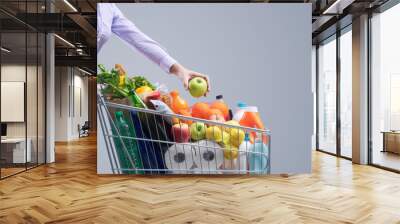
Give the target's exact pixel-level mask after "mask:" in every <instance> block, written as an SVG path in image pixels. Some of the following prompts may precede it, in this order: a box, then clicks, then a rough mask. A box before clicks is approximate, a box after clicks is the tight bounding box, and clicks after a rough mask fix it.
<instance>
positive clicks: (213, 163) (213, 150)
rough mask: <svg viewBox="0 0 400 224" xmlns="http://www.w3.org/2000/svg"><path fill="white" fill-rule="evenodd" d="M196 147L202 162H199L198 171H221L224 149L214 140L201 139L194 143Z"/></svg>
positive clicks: (214, 172) (213, 172) (215, 172)
mask: <svg viewBox="0 0 400 224" xmlns="http://www.w3.org/2000/svg"><path fill="white" fill-rule="evenodd" d="M194 148H196V149H197V151H196V152H198V153H199V156H200V164H197V167H198V168H197V169H195V170H196V173H210V174H218V173H221V167H222V164H223V162H224V150H223V148H221V146H219V145H218V144H217V143H215V142H214V141H209V140H201V141H198V142H196V143H194Z"/></svg>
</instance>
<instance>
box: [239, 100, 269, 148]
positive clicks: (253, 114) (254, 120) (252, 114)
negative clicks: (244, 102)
mask: <svg viewBox="0 0 400 224" xmlns="http://www.w3.org/2000/svg"><path fill="white" fill-rule="evenodd" d="M242 110H243V111H244V113H243V116H242V118H241V119H240V121H239V124H240V125H242V126H246V127H253V128H258V129H262V130H264V129H265V126H264V124H263V122H262V121H261V118H260V115H259V114H258V108H257V107H255V106H246V107H243V108H242ZM255 137H256V133H255V132H252V133H251V136H250V139H251V140H250V141H252V139H254V138H255ZM267 141H268V140H267V136H264V137H263V142H264V143H267ZM252 142H253V141H252Z"/></svg>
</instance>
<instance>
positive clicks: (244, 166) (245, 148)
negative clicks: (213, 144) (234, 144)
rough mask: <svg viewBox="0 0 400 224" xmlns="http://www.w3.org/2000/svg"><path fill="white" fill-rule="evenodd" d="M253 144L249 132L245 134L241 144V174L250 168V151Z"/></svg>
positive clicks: (239, 158)
mask: <svg viewBox="0 0 400 224" xmlns="http://www.w3.org/2000/svg"><path fill="white" fill-rule="evenodd" d="M251 147H252V144H251V142H250V136H249V133H246V134H245V137H244V141H243V142H242V144H240V146H239V156H238V169H239V170H240V173H241V174H245V173H246V172H247V171H248V170H249V168H248V163H247V158H248V152H249V151H250V149H251Z"/></svg>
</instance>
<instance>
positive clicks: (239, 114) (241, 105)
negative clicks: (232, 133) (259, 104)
mask: <svg viewBox="0 0 400 224" xmlns="http://www.w3.org/2000/svg"><path fill="white" fill-rule="evenodd" d="M245 107H247V104H246V103H243V102H238V103H237V109H236V113H235V114H234V115H233V118H232V119H233V120H235V121H237V122H239V121H240V120H241V119H242V117H243V114H244V108H245Z"/></svg>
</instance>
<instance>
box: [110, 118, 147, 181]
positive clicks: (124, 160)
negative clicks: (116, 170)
mask: <svg viewBox="0 0 400 224" xmlns="http://www.w3.org/2000/svg"><path fill="white" fill-rule="evenodd" d="M115 124H116V126H117V129H118V131H119V133H118V132H117V131H116V130H114V134H115V135H117V134H119V135H120V136H124V137H136V134H135V130H134V129H133V127H132V126H131V125H129V124H128V123H127V122H126V120H125V119H124V113H123V112H122V111H116V112H115ZM114 142H115V144H116V151H117V154H118V159H119V163H120V166H121V168H122V169H134V168H136V169H142V168H143V164H142V160H141V157H140V155H139V149H138V145H137V141H136V140H134V139H129V138H119V137H114ZM124 146H125V148H126V151H125V150H124ZM129 157H130V158H129ZM132 162H133V163H134V164H132ZM133 165H134V166H133ZM122 173H124V174H143V171H136V170H122Z"/></svg>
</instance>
